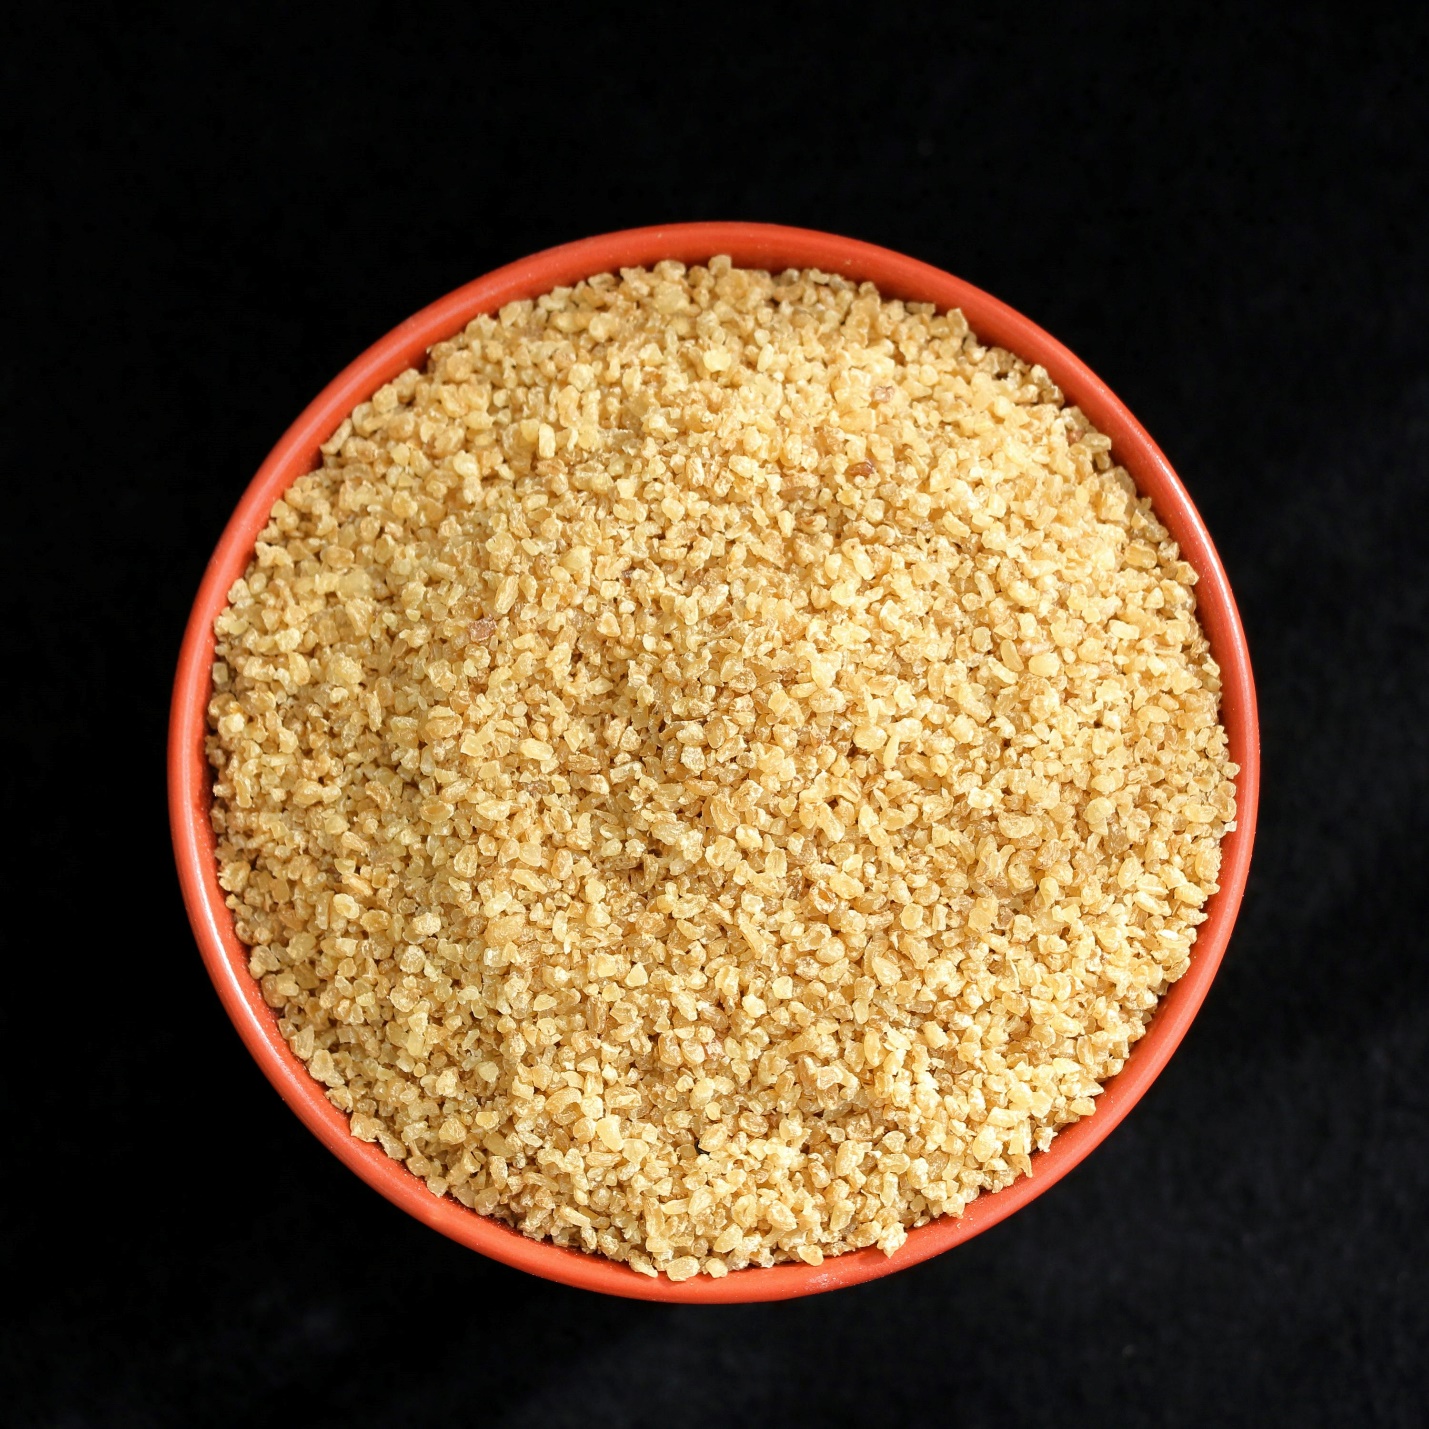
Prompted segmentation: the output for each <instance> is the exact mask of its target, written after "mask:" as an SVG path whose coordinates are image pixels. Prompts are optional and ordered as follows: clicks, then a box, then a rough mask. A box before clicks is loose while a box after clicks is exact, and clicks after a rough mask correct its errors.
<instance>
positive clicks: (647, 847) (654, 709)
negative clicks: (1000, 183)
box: [208, 258, 1237, 1280]
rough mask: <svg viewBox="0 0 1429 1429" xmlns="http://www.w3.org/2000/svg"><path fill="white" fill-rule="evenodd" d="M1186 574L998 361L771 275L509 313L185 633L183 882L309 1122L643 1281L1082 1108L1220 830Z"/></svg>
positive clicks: (880, 309) (336, 469) (839, 284)
mask: <svg viewBox="0 0 1429 1429" xmlns="http://www.w3.org/2000/svg"><path fill="white" fill-rule="evenodd" d="M1194 581H1195V575H1194V572H1193V571H1192V569H1191V568H1190V566H1189V565H1187V564H1186V563H1185V562H1184V561H1182V560H1181V559H1180V556H1179V552H1178V550H1177V548H1176V545H1175V543H1174V542H1172V541H1171V540H1170V539H1169V537H1168V536H1167V533H1166V532H1165V530H1164V529H1163V528H1162V527H1161V526H1160V525H1159V523H1158V522H1157V520H1156V517H1155V515H1154V513H1153V511H1152V510H1151V508H1150V506H1149V503H1148V502H1146V501H1145V500H1144V499H1141V498H1139V497H1138V496H1137V494H1136V492H1135V489H1134V486H1133V484H1132V482H1131V481H1130V479H1129V478H1128V476H1127V474H1126V473H1125V471H1123V470H1122V469H1121V468H1119V467H1118V466H1116V465H1115V463H1114V459H1113V456H1112V453H1111V451H1110V443H1109V442H1108V441H1107V440H1106V439H1105V437H1103V436H1102V435H1101V434H1099V433H1097V432H1095V431H1093V430H1092V429H1091V428H1090V426H1089V425H1088V423H1087V421H1086V418H1085V417H1084V416H1083V415H1082V414H1081V413H1080V412H1079V411H1078V410H1077V409H1076V408H1075V407H1071V406H1069V405H1067V404H1066V403H1065V402H1064V400H1063V398H1062V396H1061V394H1060V392H1059V391H1058V390H1057V388H1056V387H1055V386H1054V385H1053V383H1052V382H1051V381H1050V380H1049V378H1048V377H1047V374H1046V373H1045V372H1043V371H1042V370H1041V369H1040V368H1036V367H1031V368H1029V367H1028V366H1026V365H1025V364H1024V363H1022V362H1021V361H1019V360H1018V359H1016V358H1015V357H1013V356H1011V355H1010V354H1008V353H1006V352H1003V351H1000V350H998V349H996V348H990V347H985V346H983V345H982V344H980V343H979V342H978V341H977V339H976V338H975V337H974V336H973V335H972V334H971V333H969V332H968V330H967V326H966V324H965V322H964V320H963V318H962V316H961V315H960V314H959V313H957V312H955V311H954V312H948V313H942V314H940V313H937V312H935V311H934V310H933V309H932V308H931V307H929V306H926V305H918V304H903V303H899V302H891V301H885V300H883V299H882V298H880V296H879V294H878V293H877V292H876V291H875V290H874V289H873V288H872V287H871V286H870V285H868V284H864V285H861V286H860V285H857V284H853V283H850V282H847V281H845V280H844V279H841V278H838V277H833V276H829V275H825V274H821V273H817V272H793V271H791V272H787V273H783V274H780V275H777V276H771V275H768V274H765V273H759V272H751V271H745V270H741V269H738V268H734V267H732V266H731V264H730V263H729V262H728V260H726V259H719V258H717V259H714V260H712V261H711V262H710V263H709V265H708V266H707V267H697V268H691V269H689V270H686V269H685V268H683V267H682V266H680V265H679V264H674V263H662V264H659V265H657V266H656V267H655V269H654V270H653V271H645V270H641V269H631V270H627V271H624V272H622V273H620V274H617V275H603V276H599V277H595V278H592V279H590V280H589V281H587V282H583V283H580V284H578V285H576V286H575V287H574V288H570V289H558V290H556V291H555V292H553V293H550V294H547V295H545V296H544V297H541V298H539V299H537V300H535V301H533V302H530V301H528V302H516V303H511V304H509V305H508V306H507V307H505V308H503V309H502V310H501V311H500V313H499V314H495V315H492V316H488V317H479V318H477V319H475V320H474V321H473V322H472V323H470V324H469V326H468V327H467V328H466V330H465V331H464V332H463V333H462V334H459V335H458V336H457V337H455V338H453V339H452V340H450V341H447V342H442V343H439V344H437V345H436V346H435V347H434V348H433V349H432V350H431V353H430V354H429V359H428V361H427V363H426V365H425V367H424V368H423V370H421V371H415V370H414V371H408V372H404V373H403V374H402V375H401V376H399V377H397V378H396V379H395V380H394V381H393V382H391V383H389V384H388V385H386V386H384V387H383V388H382V389H381V390H380V391H379V392H377V393H376V394H375V395H374V396H373V398H372V400H371V401H369V402H364V403H362V404H361V405H360V406H358V407H357V408H356V409H355V410H354V412H353V413H352V414H351V416H350V418H349V419H348V420H346V421H344V422H343V424H342V426H341V427H340V428H339V429H338V431H337V432H335V433H334V434H333V436H332V438H331V440H329V441H328V442H327V443H326V444H325V445H324V447H323V457H322V465H321V466H320V468H319V469H318V470H316V471H314V472H312V473H311V474H309V475H307V476H304V477H301V478H299V480H298V481H296V482H295V483H294V484H293V486H292V487H291V489H290V490H289V491H288V492H287V493H286V495H285V496H284V497H283V499H282V500H280V501H278V502H277V503H276V504H275V505H274V507H273V511H272V515H271V519H270V521H269V523H268V525H267V527H266V528H265V529H264V530H263V532H262V533H261V535H260V536H259V538H258V542H257V546H256V550H255V554H254V558H253V561H252V563H251V565H250V567H249V569H248V570H247V572H246V573H245V575H244V576H243V578H242V579H241V580H239V581H237V582H236V583H235V584H234V586H233V588H232V590H231V591H230V592H229V602H228V605H227V607H226V608H225V609H224V611H223V612H222V613H221V614H220V616H219V617H218V620H217V622H216V633H217V642H218V644H217V655H216V661H215V665H214V693H213V696H212V700H211V703H210V707H209V719H210V729H211V736H210V739H209V743H208V751H209V757H210V760H211V762H212V764H213V768H214V804H213V824H214V828H215V830H216V833H217V838H218V864H219V877H220V882H221V884H222V886H223V888H224V889H225V890H226V891H227V894H228V903H229V906H230V908H231V909H232V910H233V915H234V920H235V926H236V928H237V931H238V934H239V937H240V938H241V939H242V940H243V942H244V943H245V945H246V946H247V947H248V948H249V949H250V970H251V972H252V974H253V976H254V977H255V978H256V979H258V980H259V982H260V984H261V987H262V991H263V995H264V997H265V998H266V999H267V1001H268V1003H269V1004H270V1005H271V1006H272V1007H273V1008H275V1009H276V1010H277V1013H278V1016H279V1025H280V1027H281V1029H282V1031H283V1034H284V1036H285V1037H286V1038H287V1039H288V1041H289V1043H290V1045H291V1046H292V1048H293V1050H294V1052H295V1053H296V1054H297V1055H298V1056H300V1057H302V1058H303V1059H304V1060H305V1061H306V1063H307V1066H308V1068H309V1070H310V1071H311V1073H312V1075H313V1076H314V1077H316V1078H317V1079H318V1080H319V1081H320V1082H322V1083H323V1085H324V1086H325V1088H326V1089H327V1095H328V1097H329V1099H330V1100H331V1101H332V1102H333V1104H334V1105H335V1106H337V1107H339V1108H340V1109H341V1110H342V1111H344V1112H346V1113H349V1114H350V1116H351V1125H352V1131H353V1134H354V1135H355V1136H358V1137H361V1138H362V1139H364V1140H367V1141H375V1142H377V1143H379V1144H380V1145H381V1146H382V1148H383V1149H384V1150H385V1151H386V1152H387V1154H388V1155H390V1156H392V1157H394V1158H396V1159H398V1160H401V1161H405V1163H406V1165H407V1167H408V1168H409V1169H410V1170H411V1171H412V1173H413V1174H414V1175H416V1176H419V1177H421V1178H423V1179H424V1180H425V1182H426V1184H427V1186H428V1187H429V1189H430V1190H431V1192H432V1193H433V1194H435V1195H438V1196H451V1197H454V1198H455V1199H456V1200H458V1201H460V1202H461V1203H462V1204H464V1205H466V1206H469V1207H472V1208H473V1209H475V1210H477V1211H479V1212H481V1213H483V1214H486V1215H491V1216H496V1217H500V1218H501V1219H503V1220H505V1221H507V1222H509V1223H511V1224H513V1225H515V1226H518V1227H519V1228H520V1229H521V1230H523V1231H524V1232H525V1233H527V1234H528V1235H531V1236H536V1237H545V1238H547V1239H550V1240H553V1241H555V1242H557V1243H559V1244H562V1245H569V1246H576V1247H580V1248H583V1249H585V1250H587V1251H591V1252H595V1253H598V1254H601V1255H604V1256H607V1257H610V1258H612V1259H615V1260H621V1261H625V1262H627V1263H628V1264H629V1265H630V1266H631V1267H632V1268H633V1269H635V1270H637V1271H639V1272H640V1273H641V1274H646V1275H650V1274H655V1273H657V1272H662V1271H663V1272H664V1273H665V1274H667V1275H668V1276H669V1277H670V1278H671V1279H674V1280H679V1279H684V1278H687V1277H689V1276H693V1275H696V1274H699V1273H704V1274H708V1275H723V1274H725V1273H727V1271H729V1270H731V1269H740V1268H743V1267H746V1266H751V1265H753V1266H767V1265H771V1264H774V1263H775V1262H776V1261H781V1260H791V1259H792V1260H797V1261H800V1262H803V1263H806V1264H809V1265H817V1264H819V1263H820V1262H821V1261H822V1259H823V1257H824V1256H825V1255H834V1254H838V1253H840V1252H843V1251H847V1250H850V1249H853V1248H856V1247H864V1246H875V1245H876V1246H878V1247H879V1248H880V1249H882V1250H883V1251H885V1252H888V1253H891V1252H892V1251H894V1250H895V1249H896V1248H897V1247H898V1246H899V1245H900V1244H901V1243H902V1241H903V1240H904V1238H905V1236H906V1233H907V1230H908V1228H909V1227H912V1226H916V1225H920V1224H922V1223H924V1222H926V1221H927V1220H929V1219H930V1218H932V1217H934V1216H939V1215H958V1214H960V1213H961V1212H962V1211H963V1210H964V1209H965V1208H966V1206H967V1205H968V1204H969V1203H970V1202H971V1201H972V1200H973V1199H974V1198H975V1197H977V1196H978V1195H980V1194H982V1193H984V1192H988V1191H996V1190H998V1189H1001V1188H1002V1187H1005V1186H1007V1185H1009V1184H1010V1183H1011V1182H1012V1181H1013V1180H1014V1179H1015V1178H1016V1177H1017V1176H1019V1175H1028V1174H1031V1173H1032V1172H1033V1169H1034V1163H1033V1161H1032V1159H1031V1158H1032V1156H1033V1153H1034V1152H1035V1151H1037V1150H1039V1149H1042V1150H1044V1149H1046V1147H1047V1146H1048V1145H1049V1144H1050V1142H1051V1139H1052V1137H1053V1136H1054V1135H1055V1134H1056V1132H1057V1131H1058V1129H1059V1128H1061V1127H1063V1126H1065V1125H1067V1124H1069V1123H1071V1122H1074V1121H1076V1120H1077V1119H1079V1118H1080V1117H1083V1116H1087V1115H1089V1114H1090V1113H1091V1112H1092V1111H1093V1109H1094V1107H1095V1104H1096V1103H1095V1098H1096V1097H1097V1095H1098V1094H1099V1093H1100V1091H1101V1086H1102V1083H1103V1082H1105V1081H1106V1079H1107V1078H1109V1077H1111V1076H1114V1075H1115V1074H1116V1072H1117V1071H1119V1070H1120V1068H1121V1067H1122V1065H1123V1063H1124V1062H1125V1060H1126V1057H1127V1055H1128V1053H1129V1051H1130V1049H1131V1047H1132V1045H1133V1044H1134V1043H1135V1042H1136V1040H1137V1039H1138V1038H1139V1037H1141V1036H1142V1034H1143V1032H1144V1029H1145V1026H1146V1023H1147V1021H1148V1019H1149V1017H1150V1015H1151V1013H1152V1012H1153V1011H1154V1009H1155V1007H1156V1004H1157V1000H1158V998H1159V996H1160V995H1161V994H1162V993H1163V992H1164V991H1165V989H1166V988H1167V986H1168V985H1169V984H1170V983H1172V982H1174V981H1175V979H1176V978H1178V977H1180V976H1181V975H1182V973H1183V972H1184V971H1185V970H1186V968H1187V966H1188V962H1189V957H1190V953H1191V948H1192V945H1193V942H1194V939H1195V933H1196V927H1197V925H1198V924H1199V923H1200V922H1201V921H1203V920H1204V918H1205V916H1206V915H1205V912H1204V907H1203V905H1204V903H1205V901H1206V899H1207V897H1208V896H1209V895H1210V894H1211V893H1213V892H1214V891H1215V889H1216V877H1217V874H1218V870H1219V862H1220V854H1219V841H1220V838H1221V836H1222V835H1223V834H1224V833H1225V831H1226V830H1227V829H1229V828H1231V827H1233V820H1234V817H1235V792H1234V784H1233V782H1232V781H1233V778H1234V775H1235V774H1236V772H1237V771H1236V769H1235V767H1234V765H1232V764H1230V763H1229V762H1228V760H1227V755H1226V741H1225V734H1224V731H1223V729H1222V727H1221V725H1220V723H1219V721H1218V718H1217V701H1218V695H1219V689H1220V682H1219V672H1218V670H1217V668H1216V665H1215V663H1214V661H1213V660H1212V659H1211V658H1210V654H1209V651H1208V647H1207V644H1206V641H1205V638H1204V636H1203V634H1202V632H1201V629H1200V626H1199V624H1198V622H1197V619H1196V615H1195V601H1194V596H1193V591H1192V587H1193V584H1194Z"/></svg>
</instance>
